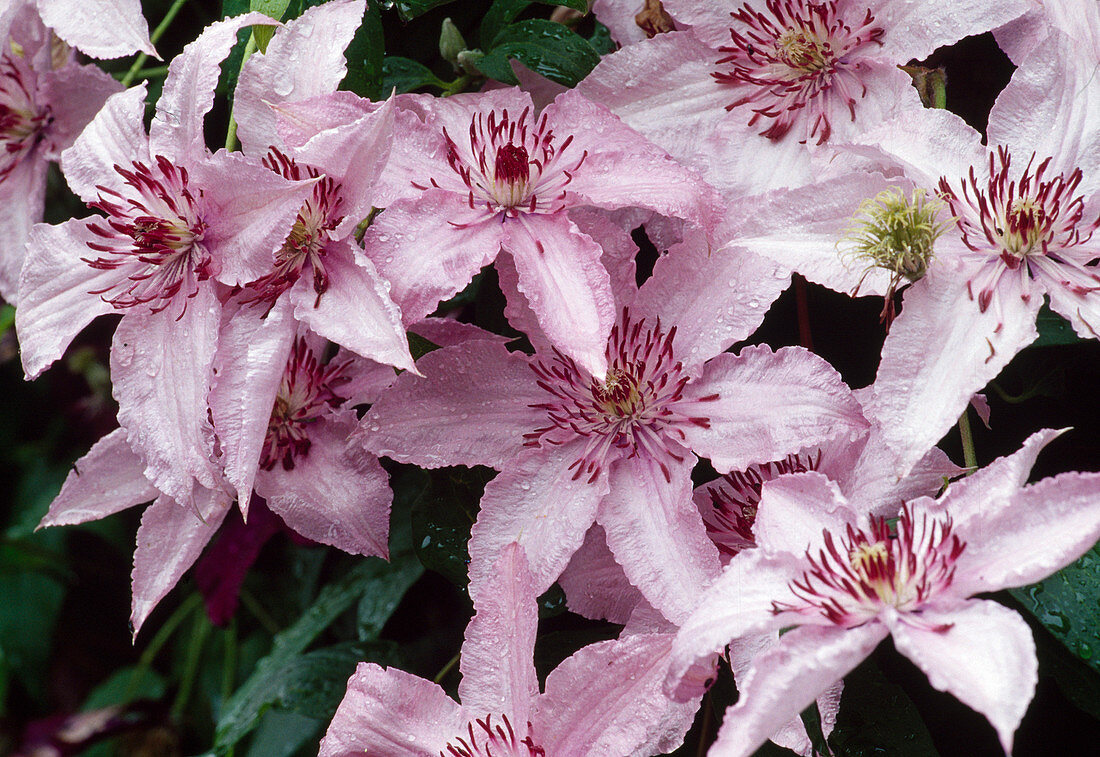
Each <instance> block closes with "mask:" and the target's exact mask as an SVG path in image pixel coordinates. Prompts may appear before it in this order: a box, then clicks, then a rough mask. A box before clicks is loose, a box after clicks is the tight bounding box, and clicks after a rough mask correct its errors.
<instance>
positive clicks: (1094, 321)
mask: <svg viewBox="0 0 1100 757" xmlns="http://www.w3.org/2000/svg"><path fill="white" fill-rule="evenodd" d="M1097 149H1100V144H1098V145H1097ZM1098 199H1100V198H1098ZM1095 205H1097V206H1100V202H1097V203H1095ZM1086 212H1087V211H1086ZM1075 252H1078V254H1082V256H1089V255H1091V254H1093V251H1089V250H1088V249H1087V248H1085V249H1079V250H1075ZM1095 252H1096V253H1097V254H1100V250H1096V251H1095ZM1035 272H1036V276H1035V279H1036V280H1037V281H1038V282H1039V283H1040V284H1041V285H1042V286H1043V288H1044V289H1046V290H1047V294H1048V295H1049V296H1050V309H1051V310H1053V311H1054V312H1055V313H1058V314H1059V315H1060V316H1062V317H1063V318H1065V319H1066V320H1067V321H1069V322H1070V324H1071V325H1072V326H1073V330H1074V331H1075V332H1076V333H1077V336H1079V337H1081V338H1082V339H1097V338H1100V296H1098V295H1097V287H1100V274H1098V273H1097V269H1096V268H1095V267H1089V268H1078V267H1076V266H1069V265H1066V264H1064V263H1056V262H1054V261H1053V260H1049V259H1047V260H1044V261H1043V263H1041V264H1040V265H1037V266H1036V267H1035ZM1082 290H1083V291H1082Z"/></svg>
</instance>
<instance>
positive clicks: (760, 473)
mask: <svg viewBox="0 0 1100 757" xmlns="http://www.w3.org/2000/svg"><path fill="white" fill-rule="evenodd" d="M820 462H821V452H817V453H816V454H812V455H811V454H800V455H788V456H787V458H786V459H784V460H779V461H778V462H771V463H764V464H762V465H753V466H750V467H749V468H747V469H746V470H744V471H733V472H732V473H727V474H725V475H724V476H721V477H720V478H718V479H717V480H715V481H713V482H712V483H710V484H708V486H707V493H708V494H709V495H710V499H709V501H707V502H703V503H700V510H701V512H702V516H703V525H705V526H706V528H707V536H709V537H710V539H711V541H713V542H714V544H715V546H717V547H718V551H719V552H721V553H722V554H724V555H728V556H730V557H733V556H734V555H736V554H737V553H738V552H740V551H741V550H743V549H751V548H752V547H755V546H756V536H755V535H754V534H753V532H752V527H753V524H754V523H755V522H756V511H757V507H758V506H759V505H760V490H761V488H762V487H763V485H764V482H765V481H771V480H772V479H773V478H778V477H779V476H782V475H784V474H787V473H804V472H806V471H810V470H817V466H818V464H819V463H820Z"/></svg>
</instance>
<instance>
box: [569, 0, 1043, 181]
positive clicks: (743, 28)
mask: <svg viewBox="0 0 1100 757" xmlns="http://www.w3.org/2000/svg"><path fill="white" fill-rule="evenodd" d="M662 5H663V6H664V9H665V10H666V11H667V12H668V13H669V14H670V15H671V17H672V18H673V19H674V20H675V22H676V24H677V25H684V26H689V27H690V30H689V31H684V32H673V33H670V34H660V35H657V36H656V37H654V38H653V39H649V40H643V41H641V42H637V43H635V44H632V45H629V46H627V47H624V48H623V49H622V50H620V51H618V52H616V53H614V54H612V55H610V56H607V57H606V58H604V60H603V61H602V62H601V63H600V64H599V65H598V66H597V67H596V68H595V69H594V70H593V71H592V73H591V74H589V76H588V77H587V78H586V79H585V80H584V81H583V82H581V84H580V85H579V87H578V89H579V91H580V92H581V93H582V94H584V95H585V96H586V97H589V98H591V99H593V100H596V101H597V102H601V103H604V104H605V105H607V107H608V108H610V109H611V111H612V112H614V113H615V114H616V115H618V116H619V117H620V118H622V119H623V120H624V121H625V122H626V123H627V124H628V125H629V126H631V127H633V128H635V129H637V130H638V131H640V132H641V133H642V134H645V135H646V136H647V137H649V138H650V139H652V140H653V141H654V142H656V143H657V144H659V145H660V146H661V147H664V148H665V149H666V150H668V151H669V153H670V154H671V155H672V156H673V157H675V158H676V159H678V160H681V161H683V162H685V163H686V164H688V165H691V166H693V167H695V168H697V169H698V170H699V171H700V172H701V173H702V174H703V176H704V178H706V179H707V180H708V181H710V182H711V183H712V184H715V186H718V185H719V184H721V183H723V181H722V179H721V178H720V176H721V175H722V174H723V173H726V172H729V171H733V172H739V171H740V170H741V169H739V168H738V164H737V163H736V162H732V163H731V162H730V160H729V158H730V157H731V155H724V156H719V154H717V153H721V152H730V153H731V154H732V155H739V156H741V157H742V158H744V159H746V160H748V161H749V162H751V163H752V164H753V166H754V169H755V167H756V164H758V163H765V162H768V163H774V164H789V163H791V162H792V161H797V160H798V159H799V156H800V153H801V152H804V151H805V149H806V146H807V145H808V146H815V145H821V144H824V143H826V142H833V143H835V142H838V141H839V142H844V141H846V140H848V139H849V138H851V137H852V136H853V135H856V134H859V133H861V132H863V131H865V130H867V129H868V128H870V127H872V126H874V125H875V124H876V123H879V122H881V121H883V120H885V119H888V118H891V117H893V116H898V115H900V114H902V113H906V112H912V111H916V110H919V109H920V107H921V105H920V101H919V98H918V97H917V93H916V92H915V91H914V89H913V87H912V86H911V82H910V79H909V77H908V75H906V74H905V73H904V72H902V71H900V70H899V69H898V66H900V65H905V64H906V63H908V62H909V61H910V60H911V59H918V60H919V59H922V58H925V57H927V56H928V55H929V54H931V53H932V51H933V50H935V49H936V48H937V47H940V46H942V45H947V44H950V43H952V42H955V41H956V40H959V39H961V38H962V37H965V36H967V35H970V34H978V33H981V32H983V31H988V30H990V29H992V28H994V27H997V26H1000V25H1001V24H1004V23H1006V22H1008V21H1010V20H1011V19H1013V18H1015V17H1017V16H1019V15H1021V14H1022V13H1023V12H1024V11H1025V10H1026V8H1027V5H1026V3H1025V2H1023V1H1022V0H995V1H994V2H985V1H974V0H972V1H970V2H967V3H965V4H964V5H961V6H960V5H959V4H958V3H952V4H951V5H950V6H948V5H945V4H943V3H937V2H920V3H912V2H903V1H895V0H827V1H826V2H812V1H811V0H747V1H746V2H738V3H733V2H727V3H716V2H711V1H710V0H664V2H662ZM729 143H743V144H742V145H741V146H739V145H738V144H729ZM762 154H766V155H767V156H768V157H767V159H766V161H761V160H760V158H761V156H762ZM749 156H751V158H750V157H749ZM763 169H764V170H765V171H770V170H772V169H771V168H770V167H768V166H764V167H763ZM725 183H728V180H727V181H726V182H725ZM775 186H783V183H782V176H777V177H776V181H775Z"/></svg>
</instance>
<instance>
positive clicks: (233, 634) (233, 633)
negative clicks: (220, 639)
mask: <svg viewBox="0 0 1100 757" xmlns="http://www.w3.org/2000/svg"><path fill="white" fill-rule="evenodd" d="M236 678H237V618H236V616H234V617H232V618H230V619H229V628H227V629H226V630H225V658H224V659H223V660H222V703H223V704H224V703H225V702H226V701H227V700H228V699H229V695H230V694H232V693H233V684H234V682H235V681H236Z"/></svg>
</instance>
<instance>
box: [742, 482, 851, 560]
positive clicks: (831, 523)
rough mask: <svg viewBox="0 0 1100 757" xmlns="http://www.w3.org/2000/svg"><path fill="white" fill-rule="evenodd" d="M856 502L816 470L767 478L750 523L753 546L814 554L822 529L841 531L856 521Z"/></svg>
mask: <svg viewBox="0 0 1100 757" xmlns="http://www.w3.org/2000/svg"><path fill="white" fill-rule="evenodd" d="M859 504H860V503H858V502H855V503H852V504H849V503H848V500H847V499H845V498H844V495H843V494H841V493H840V487H839V486H837V485H836V483H834V482H833V481H830V480H829V479H828V478H826V477H825V476H824V475H822V474H821V473H818V472H816V471H807V472H805V473H792V474H788V475H785V476H780V477H779V478H777V479H773V480H771V481H766V482H764V485H763V486H762V487H761V489H760V504H759V505H758V506H757V511H756V520H755V521H754V522H753V527H752V530H753V534H754V535H755V536H756V546H757V547H759V548H760V549H762V550H763V551H764V552H765V553H767V554H777V553H780V552H786V553H788V554H791V555H796V556H801V555H804V554H807V553H809V554H812V555H814V556H816V555H817V553H818V551H819V550H821V549H822V548H823V547H824V545H825V542H824V539H823V536H822V531H829V532H831V533H833V534H840V533H843V532H844V529H845V527H846V526H847V525H848V524H850V523H851V524H854V523H855V522H856V520H857V518H858V513H857V512H856V510H855V509H854V507H858V506H859ZM853 505H854V507H853Z"/></svg>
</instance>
